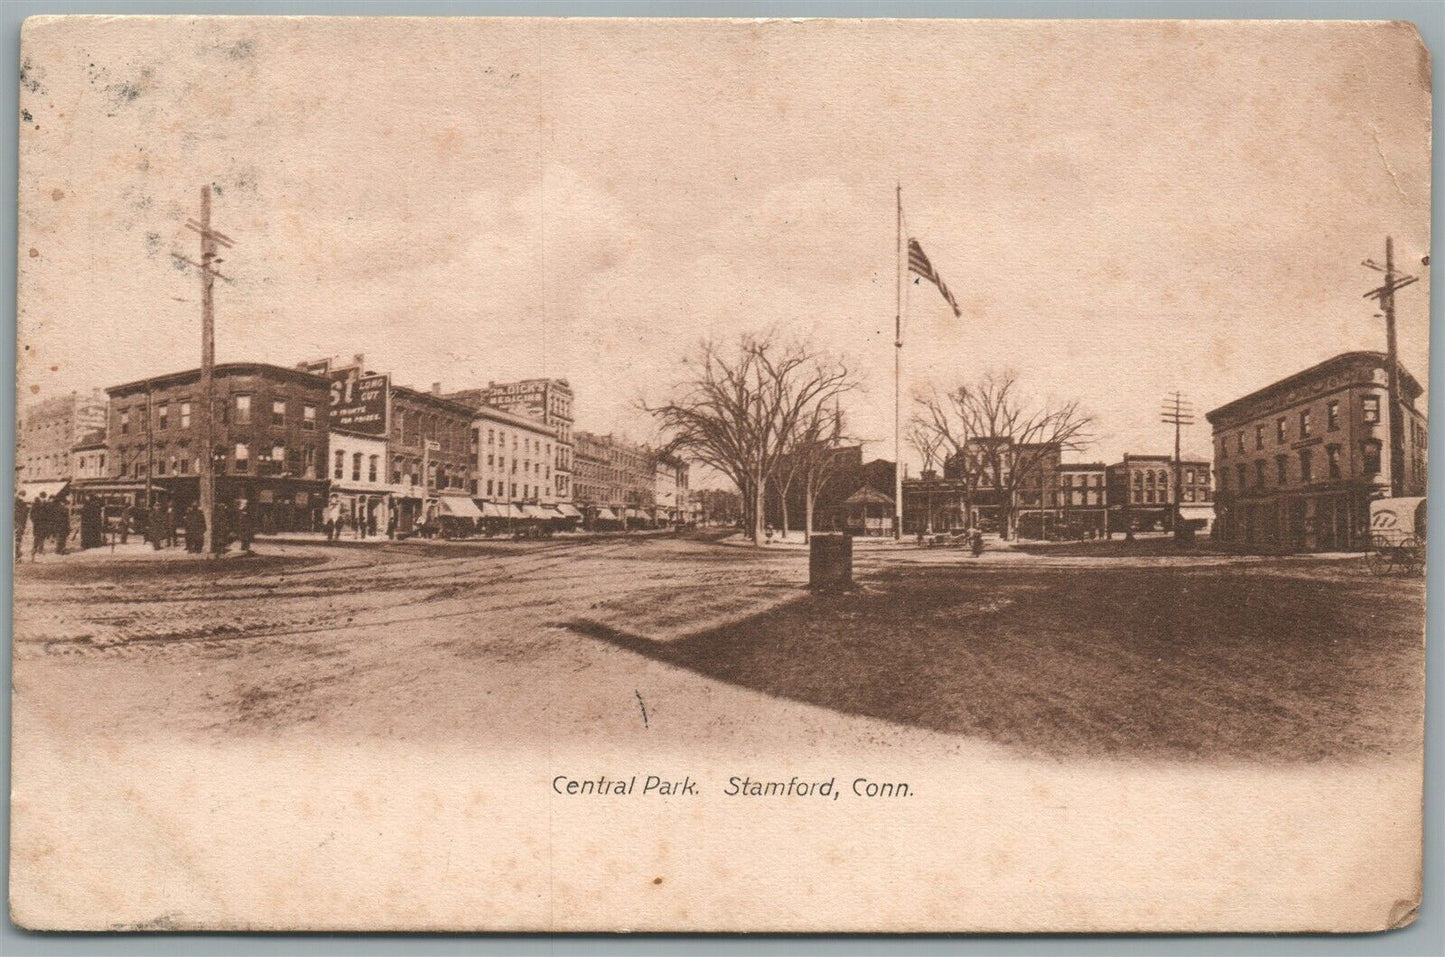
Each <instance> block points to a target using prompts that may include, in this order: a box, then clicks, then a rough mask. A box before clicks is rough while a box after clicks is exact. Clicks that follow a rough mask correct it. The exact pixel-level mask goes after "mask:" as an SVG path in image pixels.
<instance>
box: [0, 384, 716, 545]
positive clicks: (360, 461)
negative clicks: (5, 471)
mask: <svg viewBox="0 0 1445 957" xmlns="http://www.w3.org/2000/svg"><path fill="white" fill-rule="evenodd" d="M199 384H200V373H199V370H194V369H192V370H188V371H185V372H178V373H173V374H169V375H163V376H155V377H151V378H148V379H142V380H138V381H135V382H129V383H125V384H123V385H118V386H113V387H111V388H109V389H107V390H105V391H104V392H103V393H86V394H76V395H72V396H65V397H61V398H59V399H55V400H51V401H49V402H46V403H40V404H37V405H36V406H33V407H31V408H30V409H28V410H27V412H26V415H25V418H24V420H23V422H22V423H21V426H20V437H19V443H18V447H19V451H18V454H17V471H18V478H19V481H20V484H21V486H22V487H24V486H26V485H32V486H38V485H43V484H46V483H49V484H56V483H63V482H69V481H74V482H75V483H77V486H78V487H82V488H85V489H87V490H89V491H91V492H93V493H96V494H102V495H105V496H107V497H111V498H117V497H123V498H129V499H131V500H138V499H139V498H141V497H143V496H145V495H147V494H149V495H154V494H155V493H157V492H159V493H163V494H164V495H166V496H167V497H168V498H169V499H170V500H171V501H172V503H174V504H176V505H177V507H178V508H184V507H185V506H186V505H188V504H189V502H191V501H193V500H195V499H197V498H198V496H199V478H198V476H199V474H200V469H201V458H200V457H201V455H202V454H205V453H206V451H207V450H206V449H204V448H203V442H202V439H201V437H200V436H201V428H200V426H201V417H200V411H201V409H200V395H199ZM212 397H213V403H214V405H213V415H212V426H211V448H210V449H209V454H210V455H211V456H212V462H213V465H214V472H215V475H216V492H217V498H218V500H221V501H231V500H235V499H240V498H245V499H247V500H248V501H250V502H251V503H252V506H253V510H254V512H255V514H256V516H257V520H258V522H259V523H260V524H261V526H262V527H263V528H265V529H270V530H292V529H308V528H314V527H317V526H318V525H319V523H320V521H321V513H322V510H323V509H324V508H325V506H326V504H327V503H328V502H329V501H335V502H337V504H338V505H339V506H340V508H341V509H342V511H343V513H344V514H345V516H346V517H348V518H350V519H352V520H360V521H365V522H367V523H368V524H372V525H375V526H376V527H378V528H387V527H393V528H395V529H396V531H398V532H399V533H403V534H404V533H406V532H407V531H410V530H411V529H412V528H413V527H414V526H416V525H417V524H419V523H422V522H425V521H429V520H431V519H434V518H436V517H438V516H452V517H455V518H466V519H478V520H484V519H512V518H519V519H548V518H559V517H560V518H570V519H573V520H577V521H580V520H583V519H584V518H586V519H587V521H588V522H589V523H591V522H592V521H594V520H595V521H597V522H599V523H606V522H609V521H615V522H617V523H619V524H622V523H626V522H628V521H629V520H631V521H632V522H633V523H645V524H656V523H675V522H681V521H689V520H690V519H691V515H690V513H689V499H688V466H687V464H686V463H685V462H683V461H681V460H678V459H676V458H674V457H671V456H662V455H658V454H656V453H654V452H652V451H651V450H649V449H647V448H646V447H643V446H636V445H632V444H629V443H627V442H623V441H621V440H617V439H613V438H611V437H607V439H606V441H605V442H599V441H596V440H595V439H596V437H593V436H590V435H588V434H587V433H580V434H579V437H580V438H581V439H582V440H583V442H584V444H586V447H587V450H588V458H587V459H586V460H585V461H583V462H582V463H581V466H582V469H583V474H584V475H585V476H586V477H587V478H588V487H587V494H586V495H585V496H583V497H582V498H580V499H576V500H575V501H574V496H575V493H576V491H577V486H576V485H575V484H574V467H575V465H574V442H575V440H574V436H573V434H572V428H573V420H572V398H573V396H572V390H571V387H570V386H569V385H568V383H567V381H566V380H564V379H537V380H527V381H523V382H514V383H503V384H498V383H490V384H489V385H488V386H487V387H486V388H482V389H472V390H467V391H462V392H453V393H443V392H442V391H441V388H440V386H439V385H434V386H433V387H432V389H431V390H430V391H426V392H423V391H419V390H416V389H411V388H407V387H405V386H400V385H396V384H394V383H392V382H391V379H390V376H388V375H386V374H382V373H376V372H373V371H370V370H368V369H366V367H365V363H364V360H363V357H361V356H356V357H354V359H352V360H351V361H349V362H336V361H334V360H320V361H317V362H310V363H304V364H302V365H301V366H298V367H296V368H283V367H279V366H272V365H265V364H261V363H227V364H221V365H218V366H216V368H215V374H214V380H213V387H212ZM599 469H600V470H601V471H602V472H604V473H605V474H606V475H607V476H608V477H609V481H608V482H606V483H594V482H593V481H592V479H593V477H594V475H595V474H596V473H597V472H598V470H599ZM584 508H585V509H587V510H589V512H590V514H589V512H584V511H583V509H584Z"/></svg>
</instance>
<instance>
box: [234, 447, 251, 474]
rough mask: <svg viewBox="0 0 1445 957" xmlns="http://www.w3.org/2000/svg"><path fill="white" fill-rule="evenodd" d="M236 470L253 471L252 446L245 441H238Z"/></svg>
mask: <svg viewBox="0 0 1445 957" xmlns="http://www.w3.org/2000/svg"><path fill="white" fill-rule="evenodd" d="M236 471H237V472H249V471H251V447H250V446H249V445H246V444H245V443H244V442H237V443H236Z"/></svg>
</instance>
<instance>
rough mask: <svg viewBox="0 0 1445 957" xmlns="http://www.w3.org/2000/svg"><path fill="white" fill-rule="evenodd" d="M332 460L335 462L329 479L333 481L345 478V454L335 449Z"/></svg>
mask: <svg viewBox="0 0 1445 957" xmlns="http://www.w3.org/2000/svg"><path fill="white" fill-rule="evenodd" d="M334 458H335V460H336V461H335V462H334V463H333V465H332V467H331V477H332V478H334V479H344V478H346V453H345V452H343V451H341V449H337V450H336V455H335V456H334Z"/></svg>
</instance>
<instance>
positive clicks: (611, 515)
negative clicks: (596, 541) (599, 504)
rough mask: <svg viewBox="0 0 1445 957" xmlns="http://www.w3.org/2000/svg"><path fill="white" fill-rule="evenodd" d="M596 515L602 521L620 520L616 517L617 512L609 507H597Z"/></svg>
mask: <svg viewBox="0 0 1445 957" xmlns="http://www.w3.org/2000/svg"><path fill="white" fill-rule="evenodd" d="M597 517H598V518H599V519H600V520H602V521H604V522H620V521H622V519H621V518H619V517H618V515H617V513H616V512H614V511H612V509H610V508H599V509H598V510H597Z"/></svg>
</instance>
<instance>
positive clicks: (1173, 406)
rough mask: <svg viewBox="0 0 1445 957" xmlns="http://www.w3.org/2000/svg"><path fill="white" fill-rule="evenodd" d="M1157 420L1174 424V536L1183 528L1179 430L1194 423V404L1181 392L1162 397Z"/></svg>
mask: <svg viewBox="0 0 1445 957" xmlns="http://www.w3.org/2000/svg"><path fill="white" fill-rule="evenodd" d="M1159 421H1161V422H1164V423H1166V424H1171V425H1173V426H1174V518H1173V520H1172V523H1171V524H1172V525H1173V528H1174V537H1175V538H1176V539H1177V538H1179V537H1180V535H1181V533H1182V531H1183V529H1182V528H1181V525H1180V521H1179V430H1180V428H1181V427H1182V426H1186V425H1193V424H1194V404H1193V403H1192V402H1190V401H1189V400H1188V399H1186V398H1185V397H1184V395H1183V393H1181V392H1177V391H1176V392H1174V393H1173V394H1172V395H1167V396H1165V397H1164V408H1163V410H1162V411H1161V412H1160V414H1159Z"/></svg>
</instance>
